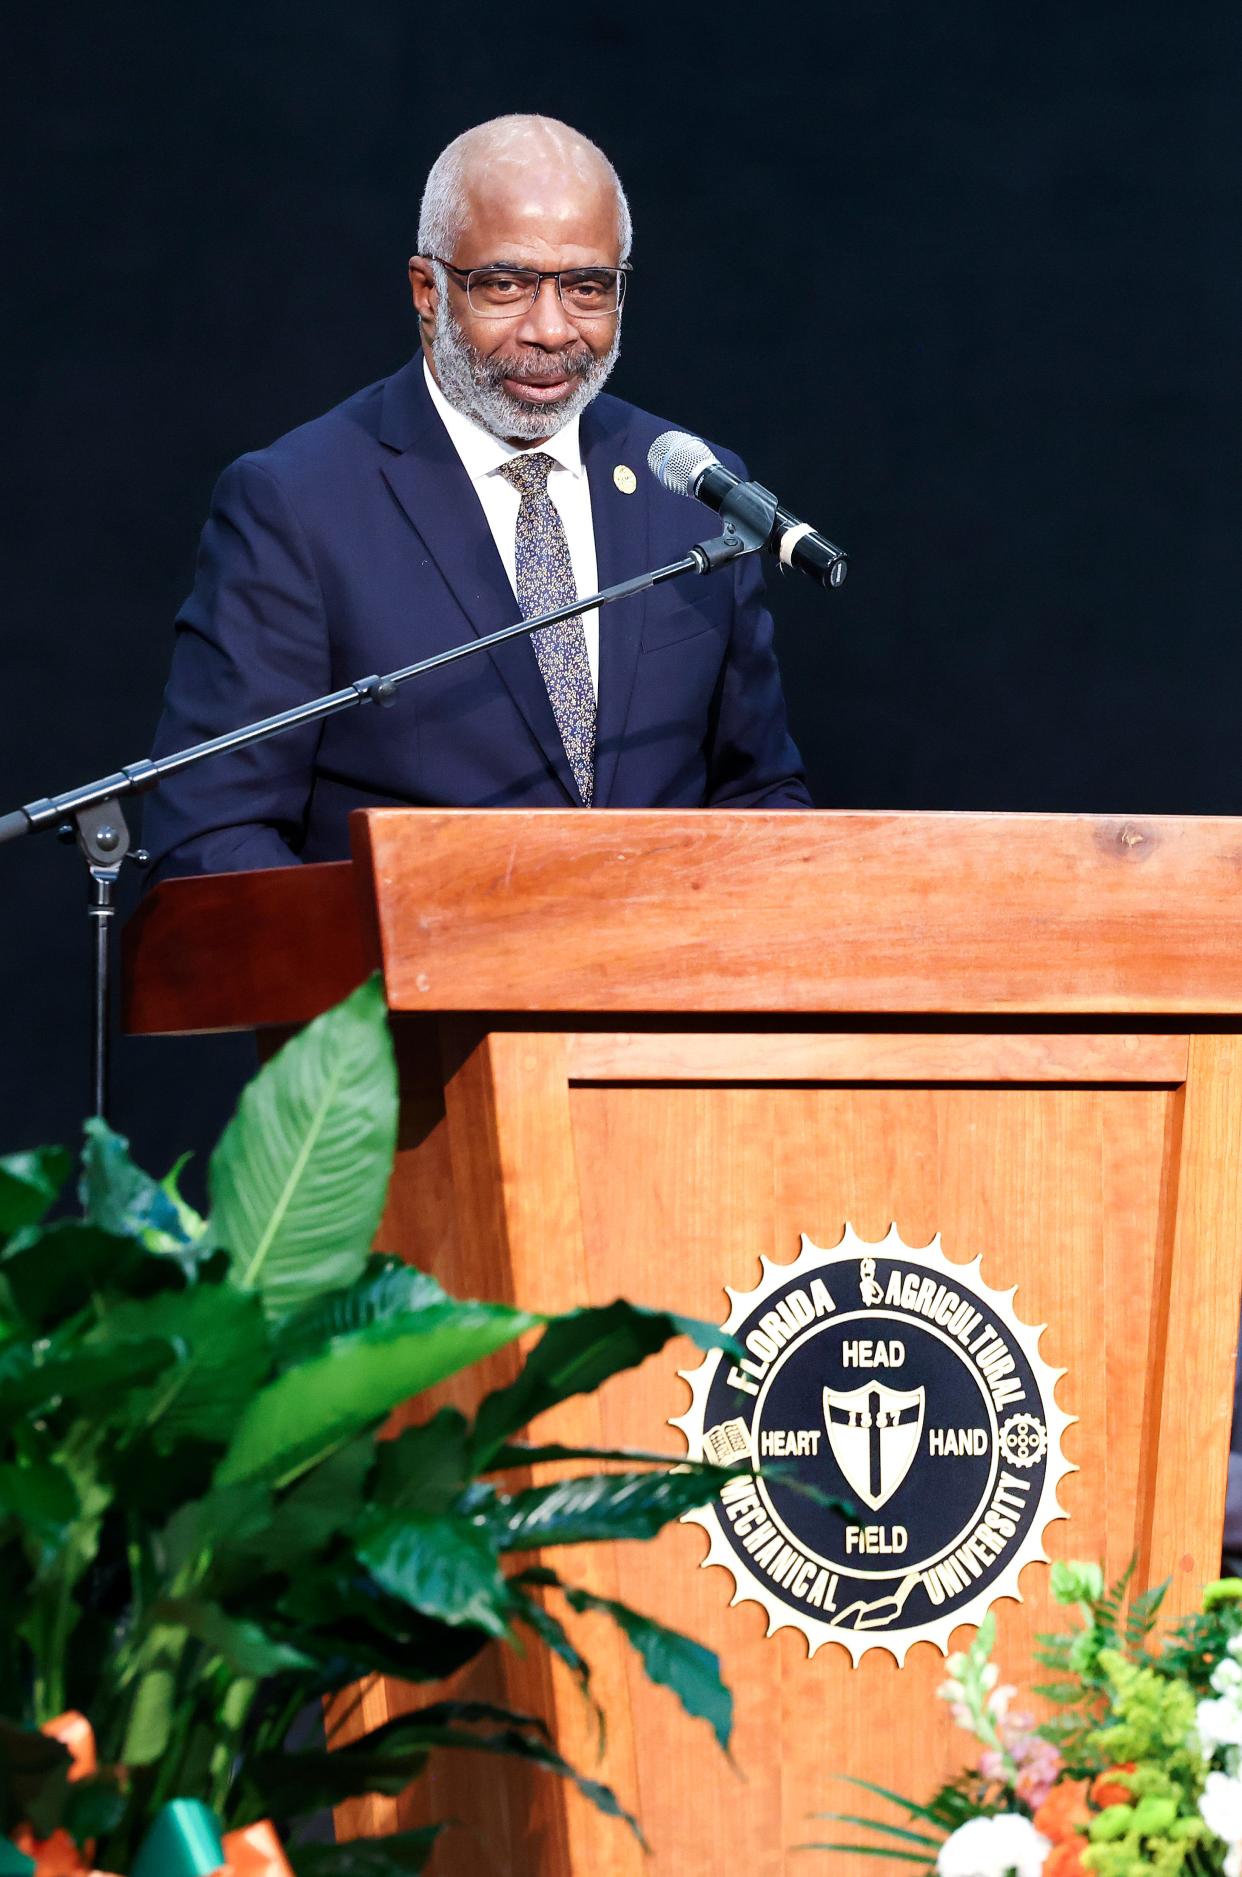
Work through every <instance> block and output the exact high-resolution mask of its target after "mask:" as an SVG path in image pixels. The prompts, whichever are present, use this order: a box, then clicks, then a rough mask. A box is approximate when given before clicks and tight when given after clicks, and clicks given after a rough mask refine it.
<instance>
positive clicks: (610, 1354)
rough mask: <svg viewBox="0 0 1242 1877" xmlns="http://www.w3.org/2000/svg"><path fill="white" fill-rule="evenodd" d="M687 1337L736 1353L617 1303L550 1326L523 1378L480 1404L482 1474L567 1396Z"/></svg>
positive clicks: (700, 1331) (705, 1326)
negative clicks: (510, 1443)
mask: <svg viewBox="0 0 1242 1877" xmlns="http://www.w3.org/2000/svg"><path fill="white" fill-rule="evenodd" d="M675 1336H688V1337H689V1338H690V1339H691V1341H692V1342H693V1343H694V1344H695V1345H696V1346H697V1347H698V1348H699V1349H719V1348H737V1345H736V1344H735V1343H734V1342H733V1339H732V1337H730V1336H726V1335H725V1334H724V1332H723V1331H722V1330H720V1329H718V1328H717V1327H716V1325H715V1324H712V1323H701V1322H699V1321H698V1319H697V1318H695V1317H681V1316H672V1315H670V1314H669V1313H668V1312H667V1311H664V1310H644V1309H641V1308H640V1307H639V1306H638V1305H637V1304H632V1303H626V1302H625V1301H624V1300H623V1299H622V1298H618V1299H617V1301H616V1302H615V1303H610V1304H604V1305H602V1306H600V1307H599V1308H594V1309H585V1310H573V1311H570V1312H569V1313H568V1314H567V1315H565V1316H560V1317H556V1318H554V1319H553V1321H552V1322H551V1323H550V1324H549V1325H548V1327H547V1329H546V1330H545V1331H544V1333H543V1335H542V1336H541V1337H540V1339H539V1341H538V1343H537V1344H536V1345H535V1347H534V1349H533V1350H532V1351H531V1354H530V1355H529V1356H528V1357H527V1360H526V1363H525V1365H524V1366H523V1368H522V1372H521V1374H520V1375H519V1376H518V1377H517V1379H516V1381H514V1382H512V1383H510V1385H509V1386H508V1387H507V1388H501V1389H498V1390H497V1391H496V1392H495V1393H494V1394H491V1395H489V1396H488V1397H487V1399H486V1400H485V1401H484V1403H483V1405H482V1407H481V1408H480V1409H479V1413H478V1418H477V1420H476V1422H475V1453H476V1463H477V1466H478V1468H479V1470H480V1471H482V1470H483V1469H484V1468H486V1467H487V1466H489V1465H490V1464H491V1462H492V1456H493V1455H494V1454H495V1453H497V1452H498V1451H499V1450H500V1448H501V1447H502V1446H503V1445H504V1443H505V1441H506V1440H507V1439H508V1438H509V1436H510V1435H511V1434H515V1433H516V1432H517V1431H518V1429H519V1428H521V1427H525V1426H526V1425H527V1423H528V1422H529V1421H532V1420H533V1419H534V1418H535V1416H536V1415H538V1414H542V1413H544V1411H545V1410H546V1409H548V1408H554V1407H555V1406H556V1404H557V1403H558V1402H560V1401H566V1400H568V1399H569V1397H570V1396H571V1395H581V1394H587V1393H589V1392H590V1391H591V1390H592V1389H595V1388H598V1387H599V1386H600V1384H601V1383H602V1382H606V1381H607V1380H608V1378H609V1376H611V1375H616V1374H618V1373H619V1372H620V1371H621V1370H623V1369H632V1368H635V1367H637V1365H638V1364H639V1363H640V1362H645V1361H646V1359H647V1357H648V1356H652V1355H655V1353H656V1352H657V1350H660V1349H663V1347H664V1345H665V1344H666V1343H668V1342H671V1341H672V1339H673V1337H675Z"/></svg>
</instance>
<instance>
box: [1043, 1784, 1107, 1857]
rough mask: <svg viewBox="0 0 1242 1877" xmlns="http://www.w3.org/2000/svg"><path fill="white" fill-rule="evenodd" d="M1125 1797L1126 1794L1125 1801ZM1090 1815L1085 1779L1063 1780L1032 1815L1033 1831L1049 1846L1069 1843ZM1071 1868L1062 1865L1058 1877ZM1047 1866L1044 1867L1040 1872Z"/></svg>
mask: <svg viewBox="0 0 1242 1877" xmlns="http://www.w3.org/2000/svg"><path fill="white" fill-rule="evenodd" d="M1129 1796H1130V1795H1129V1793H1127V1794H1126V1798H1127V1800H1128V1799H1129ZM1089 1817H1090V1813H1089V1812H1088V1810H1087V1781H1086V1780H1085V1779H1063V1780H1061V1781H1060V1783H1059V1784H1058V1785H1055V1786H1054V1787H1053V1788H1052V1791H1051V1792H1050V1793H1049V1794H1048V1797H1047V1798H1046V1799H1045V1800H1044V1802H1043V1804H1042V1805H1041V1806H1040V1808H1039V1810H1038V1811H1037V1812H1036V1814H1035V1829H1036V1831H1042V1832H1043V1834H1044V1837H1045V1838H1051V1840H1052V1842H1053V1844H1061V1843H1062V1842H1064V1840H1066V1839H1072V1838H1073V1836H1074V1832H1075V1829H1076V1827H1077V1826H1079V1825H1083V1826H1085V1825H1086V1823H1087V1820H1088V1818H1089ZM1071 1868H1072V1866H1070V1865H1066V1867H1065V1872H1064V1873H1060V1874H1059V1877H1066V1873H1068V1872H1069V1870H1070V1869H1071ZM1047 1869H1048V1866H1047V1864H1045V1866H1044V1870H1045V1872H1046V1871H1047Z"/></svg>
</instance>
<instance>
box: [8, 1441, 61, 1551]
mask: <svg viewBox="0 0 1242 1877" xmlns="http://www.w3.org/2000/svg"><path fill="white" fill-rule="evenodd" d="M78 1512H79V1506H78V1495H77V1493H76V1492H75V1491H74V1489H73V1481H72V1480H71V1479H70V1478H69V1476H68V1475H67V1474H66V1473H65V1472H64V1471H63V1470H62V1469H61V1468H60V1467H58V1466H53V1465H51V1464H49V1463H48V1462H46V1461H34V1462H32V1463H30V1464H27V1465H21V1464H18V1465H14V1466H0V1519H3V1518H5V1517H7V1518H11V1519H14V1520H15V1521H16V1523H17V1524H18V1526H19V1527H21V1528H22V1529H23V1531H24V1533H25V1536H26V1540H27V1543H28V1544H29V1545H32V1546H37V1547H38V1548H39V1549H40V1550H42V1549H43V1548H44V1547H49V1546H50V1547H52V1548H53V1549H56V1550H59V1549H60V1546H61V1544H62V1542H63V1540H64V1535H65V1527H66V1526H67V1525H69V1524H71V1523H72V1521H73V1520H74V1519H75V1518H76V1517H77V1516H78Z"/></svg>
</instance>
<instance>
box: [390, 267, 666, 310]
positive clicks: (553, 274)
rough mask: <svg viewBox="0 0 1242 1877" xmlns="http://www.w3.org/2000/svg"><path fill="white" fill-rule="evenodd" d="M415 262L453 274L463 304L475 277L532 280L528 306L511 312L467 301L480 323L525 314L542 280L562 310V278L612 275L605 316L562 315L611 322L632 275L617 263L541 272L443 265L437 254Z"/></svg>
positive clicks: (618, 308) (534, 299)
mask: <svg viewBox="0 0 1242 1877" xmlns="http://www.w3.org/2000/svg"><path fill="white" fill-rule="evenodd" d="M419 258H420V260H424V261H434V262H435V263H436V265H437V266H438V267H442V268H444V270H445V272H446V273H449V274H454V275H455V276H456V277H457V280H458V282H459V284H460V286H461V288H462V291H463V292H464V293H465V296H466V298H467V300H470V282H471V280H472V279H473V277H474V276H475V274H526V275H529V276H530V277H531V278H532V279H533V280H534V282H535V291H534V293H533V294H532V296H531V301H530V306H515V307H512V308H510V307H496V308H495V309H492V308H490V307H479V306H475V304H474V301H473V300H470V307H471V310H472V311H473V312H475V313H477V314H478V316H479V318H480V319H514V318H516V317H517V315H518V314H519V313H529V311H530V308H531V306H534V304H535V302H536V300H537V299H538V298H539V295H540V293H541V292H542V291H543V283H544V281H545V280H554V281H555V282H556V297H557V299H558V300H559V301H560V303H561V305H562V306H565V295H564V294H563V292H562V291H561V279H562V276H563V275H565V274H615V275H616V277H617V304H616V305H615V306H612V307H609V308H608V310H607V312H600V313H583V312H581V311H580V310H579V309H578V308H577V307H573V306H568V307H565V311H566V312H567V313H571V314H572V315H573V317H574V318H575V319H615V318H616V317H617V314H618V313H619V312H620V311H621V308H622V307H623V306H624V304H625V281H626V276H627V275H628V274H632V273H633V271H634V267H633V263H632V262H631V261H621V262H619V263H618V264H617V266H616V267H554V268H551V269H549V270H547V271H546V272H545V271H543V270H541V269H540V268H538V267H501V266H499V265H497V263H496V262H494V261H492V262H489V263H488V264H487V266H485V267H458V266H456V265H455V264H454V263H453V262H452V261H446V260H445V259H444V258H443V256H442V255H439V254H423V255H420V256H419Z"/></svg>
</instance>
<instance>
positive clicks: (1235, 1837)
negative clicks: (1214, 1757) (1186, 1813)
mask: <svg viewBox="0 0 1242 1877" xmlns="http://www.w3.org/2000/svg"><path fill="white" fill-rule="evenodd" d="M1199 1816H1200V1818H1201V1819H1202V1820H1203V1822H1204V1824H1205V1825H1206V1826H1207V1828H1208V1830H1209V1831H1214V1832H1215V1833H1216V1836H1217V1837H1218V1838H1222V1839H1223V1840H1224V1842H1225V1843H1226V1844H1227V1845H1229V1846H1230V1847H1231V1849H1230V1857H1231V1858H1233V1857H1235V1856H1236V1855H1237V1848H1238V1847H1239V1846H1242V1779H1231V1778H1230V1777H1229V1775H1228V1773H1209V1774H1208V1776H1207V1780H1206V1782H1205V1783H1204V1787H1203V1795H1202V1797H1201V1798H1200V1800H1199ZM1231 1877H1232V1873H1231Z"/></svg>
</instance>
